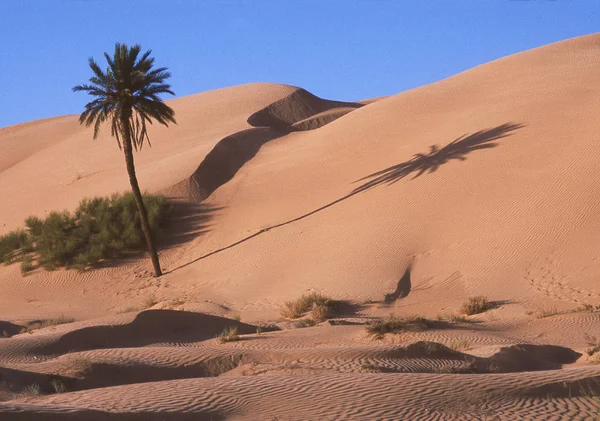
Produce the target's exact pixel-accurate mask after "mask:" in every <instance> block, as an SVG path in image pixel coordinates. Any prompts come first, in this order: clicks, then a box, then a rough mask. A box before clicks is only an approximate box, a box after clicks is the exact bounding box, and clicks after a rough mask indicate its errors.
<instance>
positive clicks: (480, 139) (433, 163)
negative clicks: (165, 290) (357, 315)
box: [169, 123, 524, 272]
mask: <svg viewBox="0 0 600 421" xmlns="http://www.w3.org/2000/svg"><path fill="white" fill-rule="evenodd" d="M522 127H524V125H523V124H518V123H517V124H515V123H505V124H501V125H500V126H496V127H493V128H491V129H485V130H480V131H478V132H476V133H473V134H470V135H463V136H461V137H459V138H458V139H455V140H453V141H452V142H450V143H449V144H448V145H446V146H444V147H442V148H440V147H439V146H437V145H434V146H430V148H429V152H427V153H418V154H416V155H413V157H412V158H411V159H409V160H408V161H404V162H401V163H399V164H397V165H394V166H392V167H388V168H385V169H383V170H381V171H377V172H375V173H373V174H370V175H368V176H366V177H363V178H361V179H359V180H357V181H356V182H355V183H358V182H361V181H364V183H363V184H361V185H360V186H358V187H356V188H355V189H354V190H352V191H351V192H350V193H348V194H347V195H345V196H343V197H340V198H339V199H337V200H334V201H333V202H330V203H328V204H326V205H323V206H321V207H320V208H317V209H314V210H312V211H310V212H308V213H305V214H303V215H300V216H298V217H296V218H293V219H290V220H288V221H285V222H281V223H279V224H276V225H272V226H270V227H267V228H263V229H261V230H260V231H258V232H255V233H254V234H252V235H249V236H247V237H244V238H242V239H241V240H238V241H236V242H235V243H232V244H229V245H226V246H224V247H221V248H219V249H217V250H213V251H212V252H210V253H207V254H204V255H202V256H200V257H197V258H196V259H194V260H192V261H190V262H187V263H184V264H183V265H180V266H178V267H176V268H174V269H172V270H170V271H169V272H173V271H175V270H178V269H181V268H183V267H186V266H189V265H191V264H192V263H195V262H197V261H200V260H202V259H206V258H207V257H209V256H212V255H214V254H217V253H220V252H222V251H225V250H227V249H230V248H233V247H235V246H237V245H239V244H242V243H245V242H246V241H248V240H251V239H252V238H255V237H257V236H259V235H261V234H263V233H265V232H267V231H270V230H272V229H275V228H279V227H282V226H284V225H288V224H291V223H293V222H297V221H300V220H302V219H305V218H307V217H309V216H311V215H314V214H316V213H318V212H321V211H323V210H325V209H327V208H330V207H332V206H334V205H336V204H338V203H340V202H343V201H344V200H346V199H349V198H350V197H352V196H354V195H355V194H358V193H362V192H364V191H366V190H369V189H371V188H373V187H377V186H379V185H381V184H388V185H389V184H393V183H395V182H397V181H399V180H401V179H403V178H405V177H407V176H408V175H410V174H413V173H415V175H414V176H413V177H412V179H415V178H417V177H419V176H421V175H423V174H425V173H432V172H435V171H436V170H437V169H438V168H439V167H440V166H441V165H443V164H445V163H447V162H449V161H451V160H459V161H465V160H466V159H467V158H466V156H467V155H468V154H470V153H471V152H475V151H478V150H482V149H490V148H494V147H496V146H498V143H497V142H495V141H496V140H498V139H502V138H504V137H507V136H510V135H511V134H513V132H514V131H515V130H518V129H520V128H522Z"/></svg>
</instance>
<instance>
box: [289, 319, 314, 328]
mask: <svg viewBox="0 0 600 421" xmlns="http://www.w3.org/2000/svg"><path fill="white" fill-rule="evenodd" d="M316 324H317V322H316V321H315V320H313V319H300V320H297V321H296V322H295V323H294V326H296V327H297V328H298V329H301V328H303V327H313V326H315V325H316Z"/></svg>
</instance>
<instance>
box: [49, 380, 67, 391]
mask: <svg viewBox="0 0 600 421" xmlns="http://www.w3.org/2000/svg"><path fill="white" fill-rule="evenodd" d="M50 385H51V386H52V390H53V391H54V393H65V392H67V386H66V385H65V383H64V382H63V381H62V380H60V379H52V381H51V382H50Z"/></svg>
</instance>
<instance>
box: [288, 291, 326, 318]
mask: <svg viewBox="0 0 600 421" xmlns="http://www.w3.org/2000/svg"><path fill="white" fill-rule="evenodd" d="M333 303H334V302H333V300H332V299H331V298H329V297H327V296H325V295H322V294H319V293H318V292H311V293H310V294H304V295H303V296H302V297H300V298H299V299H297V300H296V301H287V302H286V303H285V304H284V306H283V309H282V310H281V315H282V316H283V317H285V318H286V319H298V318H300V317H302V316H303V315H304V314H305V313H307V312H308V311H309V310H311V309H312V308H313V307H317V306H322V307H327V308H330V307H331V306H332V305H333Z"/></svg>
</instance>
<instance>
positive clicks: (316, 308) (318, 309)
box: [310, 304, 330, 322]
mask: <svg viewBox="0 0 600 421" xmlns="http://www.w3.org/2000/svg"><path fill="white" fill-rule="evenodd" d="M329 311H330V308H329V306H327V305H325V304H315V305H313V308H312V310H311V311H310V317H311V319H313V320H314V321H316V322H324V321H325V320H327V316H329Z"/></svg>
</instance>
